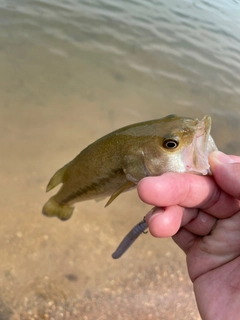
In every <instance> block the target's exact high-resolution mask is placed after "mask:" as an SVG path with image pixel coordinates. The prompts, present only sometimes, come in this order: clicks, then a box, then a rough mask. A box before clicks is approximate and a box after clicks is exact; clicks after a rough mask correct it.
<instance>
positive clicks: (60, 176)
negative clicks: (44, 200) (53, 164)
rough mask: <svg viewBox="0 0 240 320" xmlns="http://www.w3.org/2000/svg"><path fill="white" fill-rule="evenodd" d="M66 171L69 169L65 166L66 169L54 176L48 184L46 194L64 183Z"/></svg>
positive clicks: (60, 170) (63, 168)
mask: <svg viewBox="0 0 240 320" xmlns="http://www.w3.org/2000/svg"><path fill="white" fill-rule="evenodd" d="M66 169H67V165H65V166H64V167H62V168H61V169H59V170H58V171H57V172H56V173H54V175H53V176H52V178H51V179H50V181H49V182H48V185H47V188H46V192H48V191H50V190H52V189H53V188H55V187H56V186H57V185H59V184H60V183H62V182H63V176H64V173H65V171H66Z"/></svg>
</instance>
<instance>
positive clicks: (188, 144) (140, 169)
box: [42, 115, 217, 220]
mask: <svg viewBox="0 0 240 320" xmlns="http://www.w3.org/2000/svg"><path fill="white" fill-rule="evenodd" d="M210 130H211V118H210V117H209V116H205V117H204V118H203V119H202V120H198V119H192V118H184V117H179V116H177V115H169V116H167V117H165V118H162V119H157V120H151V121H145V122H141V123H136V124H132V125H129V126H126V127H124V128H121V129H118V130H116V131H113V132H111V133H109V134H107V135H106V136H104V137H102V138H100V139H99V140H97V141H95V142H94V143H92V144H90V145H89V146H88V147H86V148H85V149H84V150H83V151H81V152H80V154H79V155H78V156H76V158H74V159H73V160H72V161H70V162H69V163H68V164H66V165H65V166H64V167H62V168H61V169H59V170H58V171H57V172H56V173H55V174H54V175H53V177H52V178H51V180H50V181H49V183H48V186H47V191H49V190H51V189H53V188H54V187H56V186H57V185H59V184H60V183H62V186H61V188H60V190H59V191H58V192H57V194H55V195H54V196H53V197H51V198H50V199H49V200H48V202H47V203H46V204H45V205H44V207H43V211H42V212H43V214H44V215H46V216H49V217H53V216H56V217H58V218H59V219H61V220H67V219H69V218H70V217H71V215H72V213H73V210H74V207H73V206H72V205H73V204H74V203H76V202H78V201H83V200H90V199H96V200H97V199H102V198H104V197H107V196H111V197H110V199H109V201H108V202H107V204H106V205H109V204H110V203H111V202H112V201H113V200H114V199H115V198H116V197H117V196H118V195H119V194H121V193H122V192H125V191H128V190H131V189H133V188H134V187H136V186H137V183H138V182H139V181H140V180H141V179H142V178H144V177H146V176H158V175H161V174H163V173H165V172H169V171H172V172H190V173H194V174H202V175H207V174H210V167H209V163H208V155H209V153H210V152H212V151H214V150H217V147H216V145H215V143H214V141H213V139H212V137H211V135H210Z"/></svg>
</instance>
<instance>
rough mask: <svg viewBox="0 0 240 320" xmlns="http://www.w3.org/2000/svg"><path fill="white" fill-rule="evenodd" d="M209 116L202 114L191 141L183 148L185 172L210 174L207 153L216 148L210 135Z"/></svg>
mask: <svg viewBox="0 0 240 320" xmlns="http://www.w3.org/2000/svg"><path fill="white" fill-rule="evenodd" d="M210 131H211V117H210V116H204V118H203V119H202V120H200V121H198V123H197V126H196V132H195V134H194V138H193V142H192V144H190V145H189V146H188V147H187V148H186V150H185V152H184V153H185V155H184V159H185V163H186V172H190V173H194V174H202V175H207V174H211V170H210V165H209V162H208V155H209V154H210V153H211V152H212V151H214V150H217V147H216V145H215V142H214V141H213V139H212V137H211V136H210Z"/></svg>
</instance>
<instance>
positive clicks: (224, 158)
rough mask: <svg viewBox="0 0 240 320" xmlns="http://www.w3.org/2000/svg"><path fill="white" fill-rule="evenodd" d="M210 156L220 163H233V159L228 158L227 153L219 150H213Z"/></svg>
mask: <svg viewBox="0 0 240 320" xmlns="http://www.w3.org/2000/svg"><path fill="white" fill-rule="evenodd" d="M211 157H213V158H215V159H216V160H218V161H219V162H221V163H234V162H235V161H234V160H233V159H232V158H230V157H229V156H228V155H227V154H225V153H223V152H221V151H214V152H212V153H211Z"/></svg>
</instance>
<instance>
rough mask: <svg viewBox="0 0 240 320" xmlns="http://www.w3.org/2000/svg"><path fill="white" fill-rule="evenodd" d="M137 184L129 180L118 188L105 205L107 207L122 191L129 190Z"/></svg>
mask: <svg viewBox="0 0 240 320" xmlns="http://www.w3.org/2000/svg"><path fill="white" fill-rule="evenodd" d="M135 185H136V184H135V183H134V182H132V181H127V182H126V183H125V184H124V185H123V186H122V187H120V188H119V189H118V190H116V191H115V192H114V193H113V194H112V195H111V197H110V199H109V200H108V202H107V203H106V205H105V208H106V207H107V206H109V205H110V204H111V203H112V202H113V200H115V199H116V198H117V196H119V195H120V194H121V193H122V192H124V191H127V190H128V189H131V188H132V187H134V186H135Z"/></svg>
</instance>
